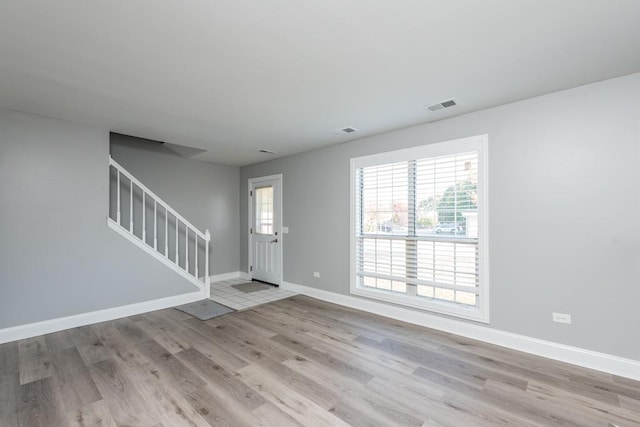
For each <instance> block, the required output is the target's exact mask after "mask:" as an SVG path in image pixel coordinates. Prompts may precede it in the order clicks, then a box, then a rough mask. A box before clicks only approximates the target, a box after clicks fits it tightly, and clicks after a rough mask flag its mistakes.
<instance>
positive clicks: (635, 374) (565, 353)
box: [281, 282, 640, 380]
mask: <svg viewBox="0 0 640 427" xmlns="http://www.w3.org/2000/svg"><path fill="white" fill-rule="evenodd" d="M281 287H282V289H286V290H289V291H293V292H297V293H299V294H302V295H307V296H310V297H313V298H317V299H320V300H323V301H327V302H331V303H334V304H339V305H343V306H346V307H351V308H356V309H358V310H363V311H367V312H370V313H374V314H379V315H381V316H385V317H390V318H392V319H396V320H401V321H403V322H407V323H413V324H415V325H420V326H425V327H428V328H433V329H438V330H441V331H444V332H449V333H452V334H456V335H461V336H463V337H467V338H472V339H476V340H479V341H484V342H487V343H490V344H495V345H499V346H501V347H506V348H510V349H513V350H518V351H523V352H526V353H530V354H535V355H537V356H542V357H547V358H549V359H554V360H558V361H561V362H566V363H571V364H573V365H578V366H582V367H585V368H589V369H595V370H598V371H603V372H607V373H610V374H614V375H619V376H622V377H626V378H631V379H634V380H640V361H637V360H632V359H626V358H623V357H619V356H613V355H610V354H606V353H599V352H596V351H592V350H586V349H583V348H579V347H572V346H569V345H564V344H558V343H554V342H551V341H545V340H541V339H538V338H532V337H528V336H525V335H519V334H514V333H512V332H505V331H500V330H498V329H492V328H489V327H486V326H482V325H477V324H473V323H467V322H462V321H458V320H454V319H449V318H446V317H440V316H435V315H433V314H429V313H425V312H419V311H415V310H409V309H406V308H402V307H398V306H394V305H389V304H384V303H380V302H377V301H372V300H370V299H365V298H359V297H353V296H350V295H341V294H336V293H334V292H328V291H324V290H321V289H315V288H311V287H309V286H302V285H297V284H294V283H288V282H282V286H281Z"/></svg>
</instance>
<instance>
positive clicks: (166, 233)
mask: <svg viewBox="0 0 640 427" xmlns="http://www.w3.org/2000/svg"><path fill="white" fill-rule="evenodd" d="M164 256H165V257H167V259H168V258H169V211H168V210H167V207H166V206H165V208H164Z"/></svg>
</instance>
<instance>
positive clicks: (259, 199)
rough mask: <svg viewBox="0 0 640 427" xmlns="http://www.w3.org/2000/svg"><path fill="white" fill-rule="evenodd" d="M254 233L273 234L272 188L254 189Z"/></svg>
mask: <svg viewBox="0 0 640 427" xmlns="http://www.w3.org/2000/svg"><path fill="white" fill-rule="evenodd" d="M255 200H256V202H255V203H256V233H257V234H273V187H261V188H256V199H255Z"/></svg>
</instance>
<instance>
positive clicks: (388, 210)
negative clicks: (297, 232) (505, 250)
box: [351, 136, 489, 322]
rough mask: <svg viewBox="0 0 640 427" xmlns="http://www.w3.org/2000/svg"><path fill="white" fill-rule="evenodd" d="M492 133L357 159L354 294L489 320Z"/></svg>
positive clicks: (353, 171) (353, 199)
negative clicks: (488, 183)
mask: <svg viewBox="0 0 640 427" xmlns="http://www.w3.org/2000/svg"><path fill="white" fill-rule="evenodd" d="M486 146H487V137H486V136H476V137H471V138H465V139H460V140H455V141H448V142H442V143H438V144H430V145H426V146H422V147H416V148H410V149H406V150H399V151H393V152H388V153H381V154H375V155H371V156H365V157H359V158H355V159H352V160H351V174H352V183H353V185H352V197H351V203H352V221H351V229H352V250H351V253H352V278H351V292H352V293H353V294H357V295H363V296H368V297H372V298H377V299H382V300H385V301H390V302H394V303H399V304H404V305H407V306H412V307H418V308H423V309H426V310H430V311H435V312H439V313H445V314H449V315H454V316H458V317H463V318H467V319H472V320H477V321H483V322H488V318H489V316H488V303H489V301H488V281H487V273H488V272H487V266H488V263H487V247H488V246H487V199H486V175H487V168H486V159H487V153H486V151H487V149H486Z"/></svg>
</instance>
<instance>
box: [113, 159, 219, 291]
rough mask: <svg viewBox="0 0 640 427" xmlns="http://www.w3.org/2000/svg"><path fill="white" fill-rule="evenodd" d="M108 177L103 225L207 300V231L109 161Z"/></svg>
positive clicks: (208, 281)
mask: <svg viewBox="0 0 640 427" xmlns="http://www.w3.org/2000/svg"><path fill="white" fill-rule="evenodd" d="M109 173H110V180H111V182H110V196H109V216H108V218H107V224H108V225H109V226H110V227H111V228H112V229H113V230H115V231H117V232H118V233H119V234H121V235H122V236H124V237H126V238H128V239H129V240H131V241H132V242H133V243H135V244H136V245H138V246H139V247H141V248H142V249H144V250H145V251H147V252H148V253H150V254H151V255H153V256H154V257H156V258H157V259H159V260H160V261H161V262H163V263H164V264H166V265H167V266H168V267H170V268H172V269H173V270H175V271H176V272H178V273H179V274H181V275H182V276H183V277H185V278H186V279H188V280H190V281H191V282H192V283H194V284H195V285H196V286H198V287H199V288H200V289H202V290H203V291H205V295H206V296H207V297H208V295H209V294H208V293H209V288H210V278H209V243H210V241H211V233H209V230H206V231H205V232H204V233H203V232H202V231H200V230H198V228H196V227H195V226H194V225H192V224H191V223H190V222H189V221H187V220H186V219H185V218H184V217H183V216H182V215H180V214H179V213H178V212H176V211H175V210H174V209H172V208H171V207H170V206H169V205H168V204H167V203H165V202H164V201H163V200H162V199H161V198H160V197H158V196H157V195H156V194H155V193H154V192H153V191H151V190H149V189H148V188H147V187H146V186H145V185H144V184H142V183H141V182H140V181H139V180H138V179H136V178H135V177H134V176H133V175H131V174H130V173H129V172H128V171H127V170H126V169H125V168H123V167H122V166H121V165H120V164H119V163H118V162H116V161H115V160H113V158H111V157H109ZM203 269H204V272H203V271H202V270H203ZM202 273H204V274H202Z"/></svg>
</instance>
